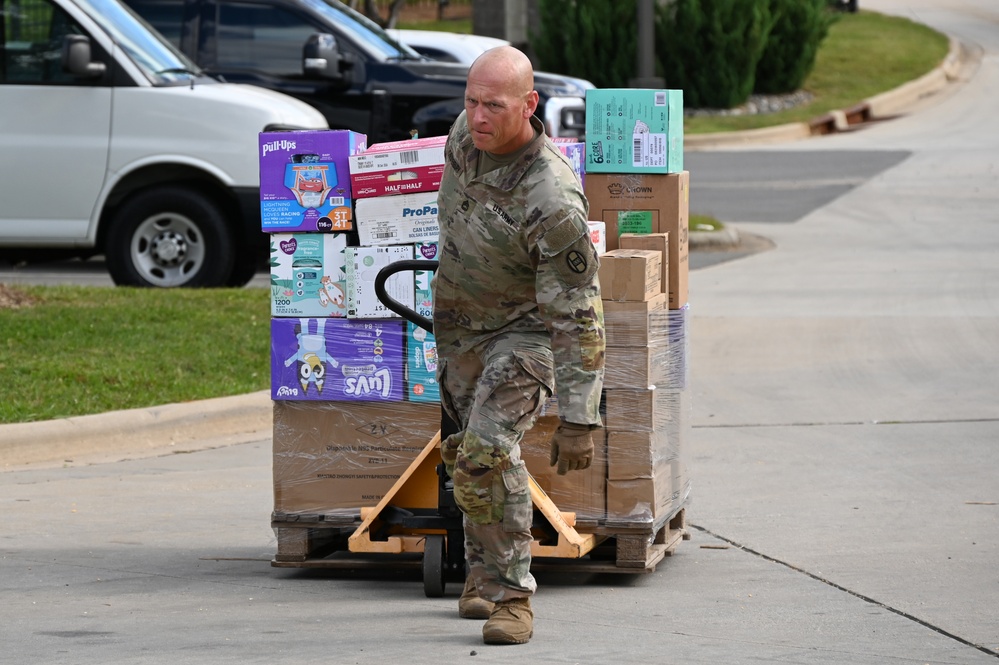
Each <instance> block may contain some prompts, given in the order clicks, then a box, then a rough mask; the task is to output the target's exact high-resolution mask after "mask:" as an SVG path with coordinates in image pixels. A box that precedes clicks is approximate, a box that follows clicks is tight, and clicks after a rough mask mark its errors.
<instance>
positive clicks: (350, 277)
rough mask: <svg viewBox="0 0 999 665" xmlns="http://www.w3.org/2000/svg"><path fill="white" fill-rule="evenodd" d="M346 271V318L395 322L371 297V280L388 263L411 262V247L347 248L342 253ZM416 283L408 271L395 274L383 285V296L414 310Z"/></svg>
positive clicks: (373, 292) (390, 314)
mask: <svg viewBox="0 0 999 665" xmlns="http://www.w3.org/2000/svg"><path fill="white" fill-rule="evenodd" d="M344 256H345V259H346V260H345V263H346V270H347V318H349V319H386V318H388V319H398V318H401V317H400V316H399V315H398V314H396V313H395V312H393V311H392V310H390V309H389V308H388V307H387V306H386V305H385V303H383V302H382V301H381V300H379V299H378V295H377V294H376V293H375V277H377V276H378V272H379V271H380V270H381V269H382V268H384V267H385V266H387V265H388V264H390V263H394V262H396V261H404V260H409V259H412V258H413V245H384V246H382V245H380V246H378V247H347V249H346V250H344ZM415 285H416V280H415V279H414V278H413V272H412V271H411V270H403V271H400V272H397V273H395V274H394V275H392V276H391V277H389V278H388V279H387V280H386V281H385V292H386V293H387V294H388V296H389V297H391V298H392V299H393V300H395V301H396V302H398V303H399V304H401V305H403V306H404V307H406V308H408V309H413V306H414V304H415V303H414V290H415Z"/></svg>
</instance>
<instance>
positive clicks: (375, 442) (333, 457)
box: [272, 401, 441, 515]
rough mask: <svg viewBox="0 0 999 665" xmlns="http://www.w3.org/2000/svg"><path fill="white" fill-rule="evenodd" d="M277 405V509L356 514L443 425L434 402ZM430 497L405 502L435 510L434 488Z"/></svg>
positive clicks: (432, 482)
mask: <svg viewBox="0 0 999 665" xmlns="http://www.w3.org/2000/svg"><path fill="white" fill-rule="evenodd" d="M273 404H274V436H273V451H274V452H273V464H272V467H273V475H274V511H275V512H276V513H292V514H293V513H310V514H347V515H351V514H353V515H357V514H358V512H359V510H360V508H361V507H363V506H375V505H377V504H378V502H379V501H381V499H382V497H383V496H385V493H386V492H388V490H390V489H391V488H392V486H393V485H394V484H395V482H396V481H397V480H398V479H399V477H400V476H401V475H402V474H403V472H405V471H406V469H407V468H409V466H410V464H412V462H413V460H414V459H416V457H417V455H419V453H420V452H421V451H422V450H423V449H424V447H425V446H426V445H427V442H429V441H430V439H431V438H433V436H434V434H436V433H437V430H438V429H440V425H441V410H440V407H439V406H438V405H436V404H417V403H408V402H398V403H392V404H379V403H374V402H297V401H278V402H274V403H273ZM422 480H423V482H424V483H425V484H424V486H426V487H435V486H436V481H435V480H433V479H431V480H430V482H426V479H422ZM428 494H431V495H430V496H427V497H426V499H427V500H426V502H425V503H424V504H422V505H415V504H416V503H417V501H416V500H414V501H410V502H408V503H407V505H406V506H405V507H407V508H436V507H437V494H436V492H434V493H428ZM414 498H415V499H418V498H419V497H414Z"/></svg>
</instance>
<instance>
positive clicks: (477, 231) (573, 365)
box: [433, 113, 604, 424]
mask: <svg viewBox="0 0 999 665" xmlns="http://www.w3.org/2000/svg"><path fill="white" fill-rule="evenodd" d="M532 123H533V125H534V127H535V129H536V130H538V131H540V134H539V135H538V136H537V138H535V139H534V141H533V142H532V143H531V144H530V145H529V147H528V148H527V149H526V150H525V151H524V153H523V155H522V156H521V158H520V159H519V160H517V161H516V162H515V163H513V164H510V165H507V166H504V167H501V168H499V169H496V170H494V171H491V172H489V173H486V174H484V175H482V176H480V177H475V172H476V163H477V160H478V156H479V150H478V149H477V148H475V146H474V145H473V143H472V138H471V135H470V134H469V131H468V124H467V122H466V118H465V114H464V113H462V115H461V116H459V117H458V119H457V120H456V121H455V123H454V125H453V126H452V128H451V133H450V135H449V138H448V142H447V146H446V147H445V150H444V158H445V169H444V174H443V177H442V180H441V186H440V192H439V194H438V199H437V203H438V211H439V217H438V218H439V220H440V227H441V231H440V245H439V246H440V256H439V260H440V266H439V268H438V270H437V273H436V275H435V276H434V280H433V294H434V333H435V337H436V339H437V350H438V353H439V354H440V355H441V357H442V358H443V359H444V360H445V361H446V360H447V358H448V357H449V356H452V355H455V354H458V353H464V352H467V351H470V350H472V349H473V348H475V347H476V346H478V345H479V344H481V343H482V342H484V341H486V340H488V339H490V338H492V337H494V336H496V335H501V334H506V333H511V332H513V333H516V332H532V333H538V332H542V333H543V332H546V331H547V332H548V334H549V335H550V339H551V349H552V354H553V356H554V359H555V367H554V371H555V386H549V388H552V387H554V389H555V392H556V394H557V395H558V398H559V399H558V401H559V414H560V415H561V416H562V418H564V419H565V420H568V421H570V422H575V423H580V424H598V423H600V416H599V413H598V406H599V402H600V390H601V387H602V386H603V375H604V321H603V306H602V304H601V301H600V283H599V281H598V279H597V268H598V259H597V253H596V249H595V248H594V246H593V242H592V241H591V240H590V234H589V232H588V228H587V224H586V220H587V213H588V211H589V204H588V203H587V201H586V197H585V196H584V195H583V190H582V187H581V186H580V184H579V180H578V179H577V178H576V175H575V174H574V173H573V171H572V169H571V167H570V166H569V163H568V161H567V160H566V158H565V157H564V156H563V155H562V153H561V152H559V150H558V149H557V148H556V147H555V146H554V145H553V144H552V142H551V140H550V139H549V138H548V137H547V136H546V135H545V133H544V131H543V129H542V126H541V123H540V122H539V121H538V120H537V119H536V118H532Z"/></svg>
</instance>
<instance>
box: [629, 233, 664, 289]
mask: <svg viewBox="0 0 999 665" xmlns="http://www.w3.org/2000/svg"><path fill="white" fill-rule="evenodd" d="M618 242H620V243H621V249H651V250H654V251H656V252H659V253H660V254H662V258H663V272H662V286H661V287H660V289H659V290H660V291H661V292H663V293H666V294H668V293H669V234H668V233H622V234H621V235H620V236H618Z"/></svg>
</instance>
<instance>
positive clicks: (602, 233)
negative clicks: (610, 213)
mask: <svg viewBox="0 0 999 665" xmlns="http://www.w3.org/2000/svg"><path fill="white" fill-rule="evenodd" d="M586 225H587V226H588V227H590V240H592V241H593V246H594V247H596V248H597V256H599V255H601V254H606V253H607V224H606V223H605V222H586Z"/></svg>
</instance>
